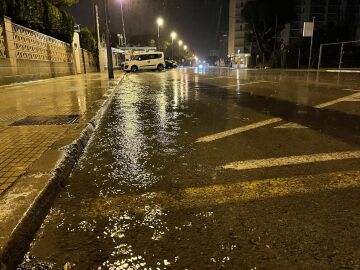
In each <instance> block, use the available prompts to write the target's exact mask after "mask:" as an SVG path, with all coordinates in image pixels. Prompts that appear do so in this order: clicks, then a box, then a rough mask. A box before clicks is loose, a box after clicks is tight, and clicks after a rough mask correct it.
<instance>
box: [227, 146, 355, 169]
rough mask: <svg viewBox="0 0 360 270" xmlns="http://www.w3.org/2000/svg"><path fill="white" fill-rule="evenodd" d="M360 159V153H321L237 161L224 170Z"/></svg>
mask: <svg viewBox="0 0 360 270" xmlns="http://www.w3.org/2000/svg"><path fill="white" fill-rule="evenodd" d="M358 158H360V151H348V152H336V153H321V154H313V155H302V156H290V157H280V158H268V159H255V160H245V161H237V162H233V163H229V164H227V165H224V166H223V168H224V169H232V170H238V171H240V170H250V169H260V168H271V167H280V166H287V165H297V164H308V163H315V162H324V161H332V160H344V159H358Z"/></svg>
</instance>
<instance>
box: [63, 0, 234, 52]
mask: <svg viewBox="0 0 360 270" xmlns="http://www.w3.org/2000/svg"><path fill="white" fill-rule="evenodd" d="M97 1H99V3H102V1H101V0H97ZM119 1H120V0H109V3H110V14H111V31H112V32H114V33H120V32H121V29H122V26H121V16H120V14H121V13H120V4H119ZM123 1H124V2H123V3H124V4H123V5H124V10H125V23H126V31H127V33H126V34H127V36H131V35H138V34H150V35H152V34H153V35H154V39H155V38H156V35H157V27H156V24H155V20H156V18H157V17H158V16H162V17H164V19H165V27H164V29H163V30H162V36H163V37H164V38H169V35H170V32H171V31H172V30H175V31H176V32H177V33H178V34H179V36H180V38H181V39H183V40H184V41H185V42H186V43H187V44H188V45H189V47H190V48H192V49H193V50H194V51H195V53H196V54H198V55H199V56H201V57H205V56H206V55H207V53H208V50H211V49H215V48H216V44H217V43H216V40H217V35H218V30H220V31H226V30H227V16H228V0H123ZM91 3H92V1H91V0H79V3H78V4H77V5H75V6H73V7H71V8H70V13H71V14H72V15H73V16H74V17H75V19H76V22H77V23H80V24H82V25H85V26H88V27H89V28H90V29H93V20H92V4H91ZM100 15H101V16H103V14H102V13H101V14H100ZM219 17H220V22H221V23H220V27H218V22H219ZM169 39H170V38H169Z"/></svg>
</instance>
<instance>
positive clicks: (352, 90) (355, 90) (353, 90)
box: [343, 89, 360, 92]
mask: <svg viewBox="0 0 360 270" xmlns="http://www.w3.org/2000/svg"><path fill="white" fill-rule="evenodd" d="M343 90H344V91H350V92H360V90H357V89H343Z"/></svg>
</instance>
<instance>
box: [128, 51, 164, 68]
mask: <svg viewBox="0 0 360 270" xmlns="http://www.w3.org/2000/svg"><path fill="white" fill-rule="evenodd" d="M165 66H166V64H165V60H164V53H163V52H139V53H135V54H132V55H131V58H130V60H128V61H125V62H124V70H125V71H126V72H137V71H138V70H158V71H163V70H164V69H165Z"/></svg>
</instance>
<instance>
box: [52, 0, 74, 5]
mask: <svg viewBox="0 0 360 270" xmlns="http://www.w3.org/2000/svg"><path fill="white" fill-rule="evenodd" d="M49 2H50V3H51V4H53V5H54V6H56V7H69V6H72V5H74V4H77V3H78V2H79V0H49Z"/></svg>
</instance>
